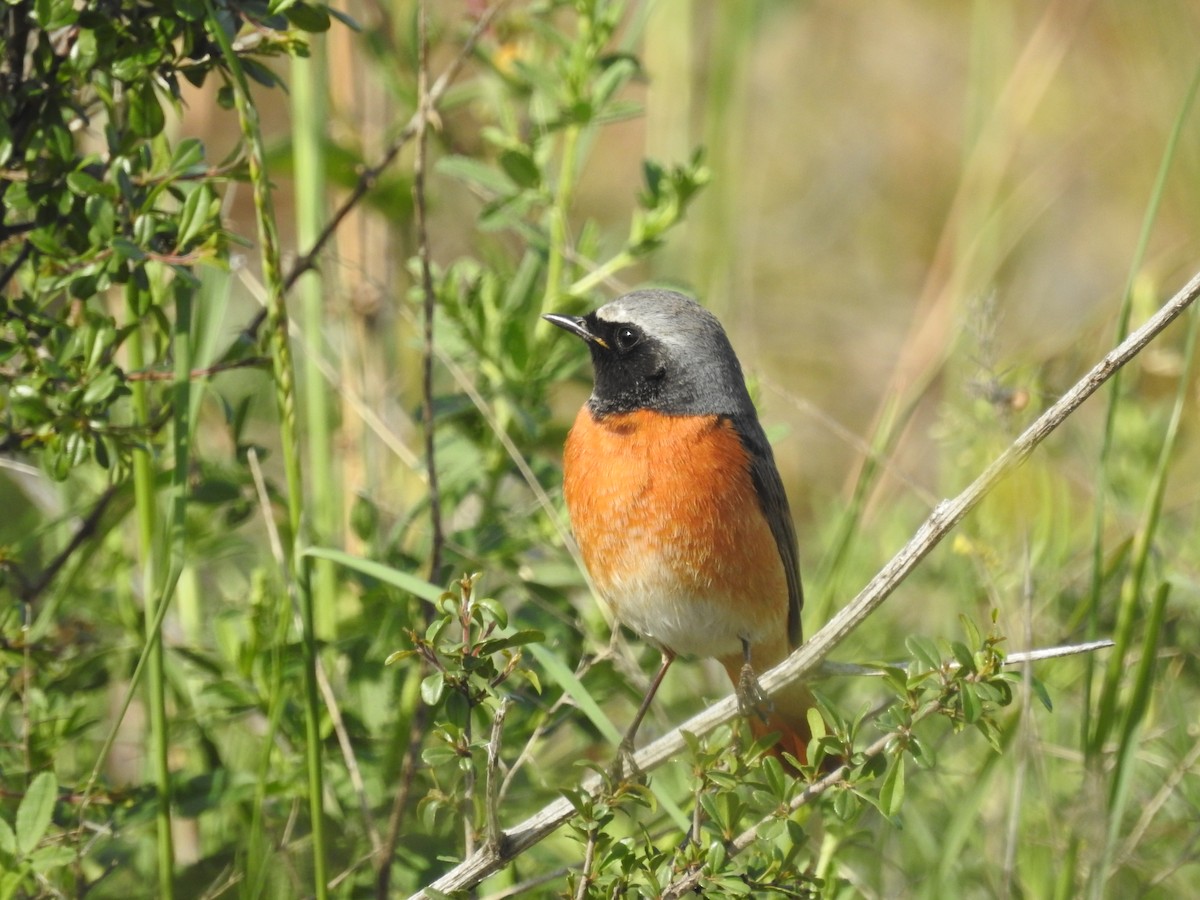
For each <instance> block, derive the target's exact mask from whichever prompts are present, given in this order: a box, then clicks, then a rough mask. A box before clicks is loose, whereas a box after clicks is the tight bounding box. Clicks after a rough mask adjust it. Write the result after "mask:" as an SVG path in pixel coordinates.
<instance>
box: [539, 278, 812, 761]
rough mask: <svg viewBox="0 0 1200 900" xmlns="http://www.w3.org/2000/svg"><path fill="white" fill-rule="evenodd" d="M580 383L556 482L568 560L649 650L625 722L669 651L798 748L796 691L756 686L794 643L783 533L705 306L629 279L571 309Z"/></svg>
mask: <svg viewBox="0 0 1200 900" xmlns="http://www.w3.org/2000/svg"><path fill="white" fill-rule="evenodd" d="M545 318H546V319H547V320H548V321H550V322H552V323H553V324H555V325H557V326H558V327H560V328H563V329H565V330H566V331H569V332H570V333H572V334H574V335H576V336H577V337H579V338H582V339H583V341H584V342H585V343H586V344H587V346H588V349H589V350H590V351H591V355H592V363H593V367H594V370H595V388H594V390H593V391H592V395H591V397H590V398H589V399H588V401H587V403H585V404H584V406H583V408H582V409H581V410H580V411H579V415H578V416H577V417H576V419H575V424H574V425H573V426H572V428H571V431H570V434H569V435H568V437H567V443H566V448H565V450H564V453H563V492H564V495H565V497H566V502H567V510H568V512H569V513H570V517H571V525H572V528H573V530H574V532H575V538H576V540H577V541H578V543H579V549H580V551H581V553H582V555H583V561H584V564H585V565H586V566H587V569H588V572H589V573H590V574H591V577H592V580H593V581H594V582H595V586H596V590H597V591H598V592H599V594H600V596H601V597H602V598H603V600H604V601H605V602H606V603H607V604H608V605H609V606H610V607H611V609H612V612H613V614H614V615H615V616H616V617H617V619H619V620H620V621H621V622H623V623H624V624H625V625H627V626H629V627H630V628H632V629H633V630H634V631H636V632H637V633H638V634H640V635H641V636H642V637H644V638H646V639H647V640H649V641H651V642H653V643H654V644H656V645H657V646H658V648H659V649H660V650H661V651H662V666H661V667H660V668H659V670H658V673H657V674H656V675H655V677H654V679H653V681H652V682H651V684H650V688H649V691H648V692H647V695H646V698H645V699H644V700H643V702H642V704H641V707H640V708H639V710H638V712H637V715H636V716H635V717H634V720H633V723H632V725H631V726H630V729H629V732H628V733H627V734H626V737H625V740H624V741H623V742H622V752H623V753H624V754H625V755H628V754H629V752H630V751H631V749H632V742H633V736H634V734H635V733H636V731H637V728H638V726H639V725H640V724H641V721H642V718H643V717H644V716H645V714H646V710H647V709H648V708H649V705H650V701H651V699H652V698H653V696H654V692H655V691H656V690H657V689H658V686H659V684H661V682H662V679H663V676H664V675H666V672H667V669H668V668H669V667H670V665H671V662H672V661H673V660H674V659H675V657H676V656H679V655H683V656H693V657H715V658H716V659H717V660H719V661H720V663H721V664H722V665H723V666H724V667H725V671H726V672H728V673H729V677H730V680H731V681H733V683H734V685H735V687H736V688H737V694H738V700H739V705H740V706H741V708H742V710H743V712H750V711H755V712H757V713H758V715H757V716H752V717H751V719H750V724H751V730H752V732H753V733H754V734H755V736H756V737H761V736H762V735H765V734H768V733H772V732H778V733H779V735H780V739H779V741H778V743H777V744H776V745H775V747H776V751H777V752H780V753H781V752H782V751H787V752H789V753H791V754H793V755H794V756H795V757H796V758H797V759H799V760H801V761H804V760H805V750H806V746H807V743H808V739H809V734H810V732H809V728H808V723H807V716H806V714H807V710H808V709H809V708H810V707H811V706H812V705H813V699H812V695H811V694H810V693H809V692H808V689H807V688H806V687H805V686H804V685H803V684H793V685H790V686H788V687H786V688H784V689H783V690H782V691H780V692H778V693H776V694H775V695H774V696H773V697H772V698H770V699H769V700H768V699H767V698H766V697H765V695H763V694H762V692H761V688H760V687H759V684H758V678H757V676H756V674H755V673H756V672H765V671H766V670H767V669H769V668H771V667H772V666H774V665H775V664H776V663H778V662H780V661H781V660H783V659H784V658H785V657H786V656H787V655H788V654H789V653H790V652H791V650H793V649H794V648H795V647H797V646H798V645H799V644H800V640H801V633H800V607H801V605H802V603H803V595H802V593H801V588H800V571H799V566H798V563H797V549H796V533H795V529H794V527H793V525H792V517H791V514H790V512H789V510H788V502H787V496H786V495H785V494H784V490H783V483H782V482H781V481H780V478H779V471H778V469H777V468H776V467H775V459H774V456H773V455H772V453H771V447H770V445H769V444H768V443H767V438H766V435H765V434H764V433H763V429H762V425H760V424H759V421H758V415H757V413H756V412H755V409H754V404H753V403H752V402H751V400H750V395H749V393H748V392H747V390H746V382H745V378H744V376H743V375H742V367H741V365H740V364H739V363H738V359H737V356H736V355H735V354H734V352H733V348H732V347H731V346H730V343H729V339H728V337H726V335H725V331H724V329H723V328H722V327H721V323H720V322H719V321H717V318H716V316H714V315H713V314H712V313H710V312H709V311H708V310H706V309H704V308H703V307H702V306H700V305H699V304H698V303H696V302H695V301H693V300H689V299H688V298H686V297H684V296H682V295H681V294H677V293H674V292H671V291H664V290H640V291H634V292H633V293H630V294H626V295H625V296H623V297H621V298H619V299H617V300H614V301H612V302H611V303H608V304H607V305H605V306H602V307H601V308H600V309H598V310H596V311H595V312H592V313H589V314H588V315H586V316H584V317H582V318H580V317H576V316H566V315H558V314H551V315H547V316H545Z"/></svg>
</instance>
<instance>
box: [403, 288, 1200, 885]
mask: <svg viewBox="0 0 1200 900" xmlns="http://www.w3.org/2000/svg"><path fill="white" fill-rule="evenodd" d="M1197 297H1200V274H1198V275H1195V276H1193V277H1192V279H1191V280H1190V281H1189V282H1188V283H1187V284H1186V285H1185V286H1184V287H1183V288H1182V289H1181V290H1180V291H1179V293H1177V294H1176V295H1175V296H1174V297H1172V298H1171V299H1170V300H1169V301H1168V302H1167V303H1166V304H1164V305H1163V306H1162V307H1161V308H1160V309H1159V310H1158V312H1156V313H1155V314H1154V315H1153V316H1151V317H1150V319H1149V320H1147V322H1146V324H1144V325H1143V326H1142V327H1141V328H1139V329H1138V330H1137V331H1135V332H1133V333H1132V334H1130V335H1129V337H1127V338H1126V339H1125V340H1124V341H1122V342H1121V343H1120V344H1119V345H1118V346H1117V347H1116V348H1114V349H1113V350H1111V351H1110V352H1109V353H1108V354H1107V355H1106V356H1105V357H1104V358H1103V359H1102V360H1100V362H1098V363H1097V364H1096V365H1095V366H1094V367H1092V369H1091V371H1089V372H1088V373H1087V374H1086V375H1084V376H1083V378H1081V379H1080V380H1079V381H1077V382H1076V383H1075V385H1074V387H1072V388H1071V389H1070V390H1069V391H1067V392H1066V393H1065V394H1063V396H1062V397H1061V398H1060V399H1059V400H1058V402H1057V403H1055V404H1054V405H1053V406H1051V407H1050V408H1049V409H1047V410H1046V411H1045V412H1044V413H1042V415H1041V416H1039V417H1038V419H1037V421H1035V422H1034V423H1033V424H1032V425H1030V426H1029V427H1028V428H1027V429H1025V431H1024V432H1022V433H1021V435H1020V436H1019V437H1018V438H1017V439H1016V440H1015V441H1014V442H1013V443H1012V444H1011V445H1010V446H1009V447H1008V449H1007V450H1005V451H1004V452H1003V453H1002V454H1001V455H1000V456H999V457H997V458H996V460H995V461H994V462H993V463H992V464H991V465H990V466H988V467H987V469H986V470H984V472H983V474H982V475H980V476H979V477H978V478H976V479H975V480H974V481H973V482H972V483H971V484H970V486H969V487H967V488H966V490H964V491H963V492H962V493H961V494H959V495H958V496H957V497H955V498H954V499H953V500H945V501H943V502H941V503H939V504H938V505H937V507H936V508H935V509H934V510H933V512H932V513H931V514H930V516H929V518H928V519H926V520H925V523H924V524H923V525H921V527H920V528H919V529H917V532H916V534H914V535H913V537H912V538H911V539H910V540H909V542H908V543H907V544H905V545H904V547H903V548H902V549H901V550H900V552H899V553H897V554H896V555H895V556H894V557H892V560H891V561H890V562H889V563H888V564H887V565H886V566H884V567H883V568H882V569H881V570H880V571H879V573H878V574H877V575H876V576H875V577H874V578H873V579H871V581H870V583H869V584H867V586H866V587H864V588H863V589H862V590H861V591H860V592H859V594H858V596H857V597H855V598H854V599H853V600H851V601H850V603H848V604H847V605H846V606H845V607H844V608H843V609H842V610H841V611H839V612H838V613H837V615H835V616H834V617H833V618H832V619H831V620H830V621H829V622H828V623H827V624H826V625H825V627H824V628H822V629H821V630H820V631H818V632H817V633H816V634H814V635H813V636H812V637H811V638H810V639H809V640H808V642H807V643H805V644H804V645H803V646H802V647H800V648H799V649H798V650H796V652H795V653H793V654H792V655H791V656H789V657H788V658H787V659H786V660H784V661H783V662H782V663H780V664H779V665H778V666H776V667H775V668H774V669H772V670H771V671H770V672H767V673H766V674H765V675H763V676H762V679H761V682H762V686H763V688H764V689H765V690H766V691H767V692H768V693H774V692H776V691H778V690H779V689H780V688H781V687H783V686H784V685H785V684H788V683H789V682H791V681H794V680H796V679H800V678H805V677H808V678H811V677H812V676H813V675H814V673H816V672H817V670H818V669H819V667H820V665H821V663H822V661H823V660H824V659H825V657H827V656H828V655H829V653H830V651H832V650H833V649H834V647H836V646H837V645H838V644H840V643H841V642H842V641H844V640H845V639H846V637H847V636H848V635H849V634H850V633H851V632H852V631H854V629H855V628H857V627H858V626H859V625H861V624H862V623H863V622H864V621H865V620H866V619H867V617H868V616H870V615H871V613H873V612H874V611H875V610H876V609H877V608H878V607H879V606H880V605H881V604H882V603H883V602H884V601H885V600H886V599H887V598H888V597H889V596H890V595H891V594H892V592H893V591H894V590H895V589H896V588H897V587H898V586H899V585H900V584H901V582H903V580H904V579H905V578H906V577H907V576H908V574H909V573H910V572H911V571H912V570H913V569H915V568H916V566H917V564H918V563H919V562H920V561H921V560H922V559H924V558H925V557H926V556H927V555H928V554H929V552H930V551H931V550H932V549H933V548H934V547H936V546H937V545H938V543H939V542H941V540H942V538H944V537H945V536H946V535H947V534H948V533H949V532H950V530H951V529H952V528H954V526H955V525H957V524H958V523H959V522H960V521H961V520H962V518H963V517H964V516H965V515H966V514H967V513H968V512H970V511H971V510H972V509H974V508H975V506H976V505H978V503H979V501H981V500H982V499H983V498H984V497H985V496H987V494H988V493H989V492H990V491H991V490H992V488H994V487H995V486H996V484H997V483H998V482H999V481H1000V480H1001V479H1002V478H1004V477H1005V476H1006V475H1008V474H1009V473H1010V472H1012V471H1013V469H1015V468H1016V467H1017V466H1019V465H1020V464H1021V463H1022V462H1024V461H1025V459H1026V458H1027V457H1028V456H1029V454H1030V453H1032V452H1033V450H1034V448H1036V447H1037V445H1038V444H1040V443H1041V442H1042V441H1043V440H1045V439H1046V437H1047V436H1048V435H1049V434H1050V433H1051V432H1053V431H1054V430H1055V429H1056V428H1058V427H1059V426H1060V425H1061V424H1062V423H1063V422H1064V421H1065V420H1066V419H1067V417H1068V416H1070V415H1071V413H1073V412H1074V411H1075V410H1076V409H1078V408H1079V406H1080V405H1081V404H1082V403H1083V401H1084V400H1086V399H1087V398H1088V397H1090V396H1091V395H1092V394H1094V393H1095V392H1096V391H1097V390H1098V389H1099V388H1100V386H1101V385H1102V384H1104V382H1105V381H1107V380H1108V379H1109V378H1111V377H1112V376H1113V374H1114V373H1116V372H1117V370H1118V369H1120V368H1121V367H1122V366H1123V365H1125V364H1126V363H1127V362H1129V361H1130V360H1131V359H1133V358H1134V357H1135V356H1137V355H1138V353H1140V352H1141V351H1142V349H1143V348H1144V347H1145V346H1146V345H1147V344H1149V343H1150V341H1152V340H1153V339H1154V338H1155V337H1156V336H1157V335H1158V334H1159V332H1161V331H1162V330H1163V329H1164V328H1166V327H1167V326H1168V325H1170V324H1171V322H1173V321H1174V320H1175V319H1176V318H1178V317H1179V315H1180V314H1181V313H1183V311H1184V310H1186V309H1187V308H1188V306H1190V305H1191V304H1192V302H1193V301H1194V300H1196V298H1197ZM736 714H737V699H736V698H735V697H733V696H729V697H726V698H725V699H724V700H721V701H719V702H717V703H714V704H713V705H712V706H710V707H709V708H708V709H706V710H705V711H704V712H702V713H700V714H699V715H697V716H694V717H692V718H691V719H689V720H688V721H687V722H685V723H684V724H683V725H681V726H680V727H679V728H677V729H675V730H674V731H672V732H670V733H668V734H665V735H663V736H662V737H661V738H659V739H658V740H657V741H655V742H654V743H652V744H650V745H649V746H647V747H645V748H643V749H642V750H640V751H639V752H638V753H637V754H636V755H635V757H634V759H635V763H636V765H637V768H638V769H640V770H642V771H643V772H646V771H649V770H650V769H652V768H654V767H655V766H657V765H659V764H660V763H662V762H664V761H666V760H667V759H670V758H671V757H672V756H675V755H676V754H678V753H680V752H681V751H683V750H684V749H685V747H686V744H685V742H684V739H683V735H682V732H684V731H687V732H688V733H690V734H694V735H697V736H700V735H704V734H707V733H708V732H710V731H712V730H713V729H714V728H716V727H717V726H718V725H720V724H721V723H723V722H726V721H728V720H729V719H732V718H733V717H734V716H735V715H736ZM599 783H600V778H599V777H598V776H592V777H589V778H584V779H583V783H582V784H581V785H580V786H581V787H582V788H583V789H584V790H587V791H591V792H595V791H596V790H597V789H598V787H599ZM573 813H574V807H572V806H571V804H570V803H568V802H567V801H566V800H565V799H563V800H556V801H554V802H553V803H550V804H549V805H547V806H546V807H544V808H543V809H542V810H541V811H539V812H537V813H535V814H534V815H532V816H530V817H529V818H528V819H526V820H525V821H524V822H521V823H520V824H518V825H516V826H514V827H513V828H511V829H509V830H508V831H505V832H504V833H503V834H502V835H500V840H499V841H497V842H496V844H495V845H494V846H493V845H491V844H488V845H484V846H482V847H480V848H479V849H478V850H477V851H476V852H475V853H473V854H471V856H469V857H468V858H467V859H465V860H464V861H463V862H461V863H459V865H458V866H456V867H455V868H454V869H452V870H451V871H450V872H448V873H447V874H445V875H443V876H442V877H441V878H439V879H438V880H437V881H435V882H434V883H433V884H432V885H430V886H429V887H430V888H431V889H433V890H435V891H438V892H444V893H450V892H453V891H460V890H464V889H466V888H470V887H473V886H475V885H477V884H479V882H481V881H482V880H483V879H484V878H487V877H488V876H489V875H491V874H493V873H495V872H498V871H499V870H500V869H502V868H503V867H504V866H506V865H507V864H508V863H509V862H511V861H512V860H513V859H515V858H516V857H517V856H519V855H520V854H521V853H522V852H524V851H525V850H526V849H528V848H529V847H532V846H533V845H534V844H536V843H538V842H539V841H541V840H542V839H543V838H545V837H546V836H547V835H549V834H551V833H552V832H554V831H555V830H556V829H557V828H558V827H559V826H561V825H562V824H563V823H564V822H566V821H567V820H568V819H570V817H571V815H572V814H573ZM428 896H429V895H428V894H426V893H425V891H424V890H422V891H418V892H417V893H416V894H414V895H413V896H412V898H411V900H416V898H425V897H428Z"/></svg>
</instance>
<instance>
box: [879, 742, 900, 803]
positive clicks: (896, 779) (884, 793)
mask: <svg viewBox="0 0 1200 900" xmlns="http://www.w3.org/2000/svg"><path fill="white" fill-rule="evenodd" d="M903 805H904V757H903V756H897V757H896V759H895V761H894V762H893V764H892V767H891V768H890V769H888V773H887V775H886V776H885V777H884V779H883V787H881V788H880V790H879V807H880V809H882V810H883V813H884V815H886V816H887V817H888V818H894V817H895V816H896V815H898V814H899V812H900V808H901V807H902V806H903Z"/></svg>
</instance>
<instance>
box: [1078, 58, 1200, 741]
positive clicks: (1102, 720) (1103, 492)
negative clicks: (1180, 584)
mask: <svg viewBox="0 0 1200 900" xmlns="http://www.w3.org/2000/svg"><path fill="white" fill-rule="evenodd" d="M1198 89H1200V68H1197V70H1196V71H1195V73H1194V74H1193V75H1192V81H1191V84H1190V85H1189V86H1188V91H1187V94H1186V95H1185V96H1184V100H1183V105H1182V107H1181V108H1180V111H1179V115H1178V116H1176V117H1175V123H1174V126H1173V127H1172V129H1171V134H1170V137H1169V138H1168V139H1167V145H1166V147H1165V148H1164V149H1163V157H1162V161H1161V162H1160V163H1159V167H1158V174H1157V176H1156V177H1155V181H1154V187H1153V189H1152V190H1151V192H1150V204H1149V206H1148V207H1147V209H1146V215H1145V216H1144V217H1143V219H1142V228H1141V232H1140V234H1139V235H1138V242H1137V247H1136V249H1135V250H1134V254H1133V261H1132V263H1131V264H1130V267H1129V275H1128V277H1127V280H1126V283H1125V293H1124V300H1123V301H1122V304H1121V311H1120V315H1119V318H1118V321H1117V340H1118V341H1122V340H1124V339H1125V337H1126V335H1127V334H1128V333H1129V320H1130V317H1131V315H1132V310H1133V288H1134V282H1135V280H1136V278H1137V276H1138V273H1139V272H1141V268H1142V261H1143V260H1144V259H1145V256H1146V251H1147V248H1148V247H1149V244H1150V233H1151V230H1152V229H1153V226H1154V222H1155V220H1156V219H1157V218H1158V208H1159V205H1160V204H1161V202H1162V198H1163V196H1164V194H1165V193H1166V182H1167V173H1168V172H1169V171H1170V168H1171V162H1172V160H1174V158H1175V154H1176V151H1177V149H1178V145H1179V138H1180V136H1181V134H1182V133H1183V124H1184V122H1185V121H1186V119H1187V117H1188V113H1189V112H1190V111H1191V108H1192V105H1193V104H1194V103H1195V100H1196V94H1197V90H1198ZM1189 340H1191V338H1190V337H1189ZM1121 379H1122V373H1121V372H1119V371H1118V372H1116V373H1114V375H1113V377H1112V380H1111V382H1110V385H1109V387H1108V408H1107V410H1106V411H1105V417H1104V434H1103V437H1102V440H1101V444H1100V459H1099V466H1098V468H1099V472H1098V474H1097V490H1096V516H1095V521H1094V524H1093V533H1092V582H1091V589H1090V594H1089V597H1088V618H1087V628H1086V638H1087V640H1093V639H1094V638H1095V635H1096V634H1097V632H1098V631H1099V627H1100V626H1099V621H1100V606H1101V599H1102V598H1101V593H1102V591H1103V587H1104V519H1105V500H1106V498H1107V496H1108V492H1109V485H1110V479H1109V458H1110V456H1111V454H1112V445H1113V435H1114V433H1115V430H1116V420H1117V410H1118V409H1119V407H1120V405H1121ZM1136 559H1137V555H1136V553H1135V565H1136ZM1136 582H1137V586H1138V588H1139V589H1140V587H1141V575H1140V573H1138V575H1137V577H1136ZM1135 599H1136V598H1135ZM1125 605H1126V601H1125V598H1124V593H1123V596H1122V606H1123V607H1124V606H1125ZM1125 638H1126V640H1125V641H1124V644H1127V643H1128V640H1127V639H1128V635H1125ZM1116 640H1117V643H1118V646H1117V647H1116V648H1114V650H1113V652H1112V653H1111V654H1110V655H1109V660H1110V662H1109V667H1108V670H1107V672H1106V673H1105V678H1104V684H1103V686H1102V688H1101V692H1100V699H1099V704H1098V710H1097V713H1096V719H1095V721H1094V722H1093V721H1092V718H1091V716H1092V693H1093V688H1094V678H1095V667H1096V661H1095V660H1094V659H1093V657H1092V654H1088V655H1087V657H1086V661H1085V663H1084V665H1085V667H1086V668H1085V675H1084V684H1083V689H1084V698H1083V716H1082V726H1081V727H1082V733H1083V745H1084V752H1085V753H1086V755H1087V756H1088V758H1090V759H1095V758H1096V757H1097V756H1098V755H1099V753H1100V751H1101V748H1102V747H1103V746H1104V741H1105V739H1106V738H1107V737H1108V734H1109V732H1110V731H1111V729H1112V727H1113V725H1114V720H1113V715H1112V710H1113V708H1114V705H1115V702H1116V701H1115V692H1116V690H1117V687H1118V686H1119V685H1118V684H1117V682H1118V680H1119V676H1120V670H1121V668H1122V667H1123V666H1124V660H1123V659H1122V656H1123V651H1124V646H1123V645H1122V635H1121V629H1120V627H1118V630H1117V636H1116Z"/></svg>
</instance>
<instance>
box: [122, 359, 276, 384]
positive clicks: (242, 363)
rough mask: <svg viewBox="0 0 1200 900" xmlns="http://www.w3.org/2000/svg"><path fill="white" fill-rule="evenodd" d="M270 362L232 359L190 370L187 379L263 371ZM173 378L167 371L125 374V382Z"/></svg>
mask: <svg viewBox="0 0 1200 900" xmlns="http://www.w3.org/2000/svg"><path fill="white" fill-rule="evenodd" d="M270 364H271V360H269V359H267V358H266V357H265V356H247V357H244V358H243V359H232V360H229V361H228V362H220V363H217V364H216V365H212V366H205V367H204V368H202V369H192V370H191V371H190V372H189V373H188V378H189V379H190V380H192V381H196V380H198V379H201V378H211V377H212V376H213V375H216V374H218V373H220V372H228V371H230V370H232V369H265V368H267V367H268V366H270ZM174 378H175V373H174V372H172V371H170V370H169V369H142V370H141V371H138V372H126V373H125V380H126V381H171V380H172V379H174Z"/></svg>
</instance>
